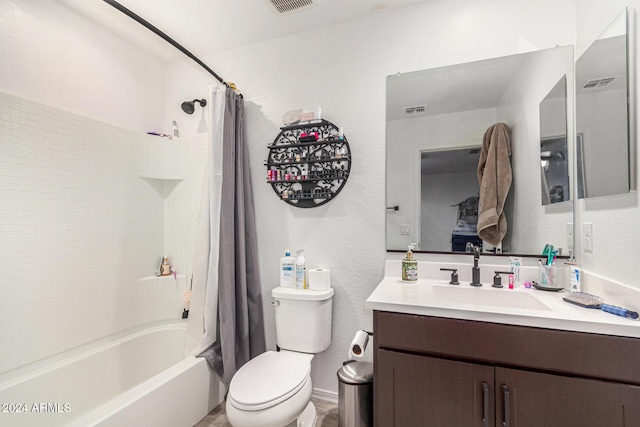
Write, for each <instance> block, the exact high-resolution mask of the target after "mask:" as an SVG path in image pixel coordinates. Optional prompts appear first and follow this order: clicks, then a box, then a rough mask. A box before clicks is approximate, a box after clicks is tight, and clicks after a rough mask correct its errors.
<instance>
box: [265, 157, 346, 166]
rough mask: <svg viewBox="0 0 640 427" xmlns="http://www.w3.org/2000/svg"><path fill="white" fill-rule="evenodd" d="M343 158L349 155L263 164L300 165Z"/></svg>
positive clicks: (340, 160)
mask: <svg viewBox="0 0 640 427" xmlns="http://www.w3.org/2000/svg"><path fill="white" fill-rule="evenodd" d="M344 160H349V161H350V160H351V156H346V157H337V158H335V157H332V158H330V159H316V160H309V159H300V160H293V161H286V162H274V163H269V162H266V163H264V165H265V166H287V165H300V164H307V163H324V162H342V161H344Z"/></svg>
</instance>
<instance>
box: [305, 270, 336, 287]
mask: <svg viewBox="0 0 640 427" xmlns="http://www.w3.org/2000/svg"><path fill="white" fill-rule="evenodd" d="M308 275H309V277H308V278H309V289H313V290H314V291H324V290H327V289H330V288H331V277H330V274H329V269H328V268H314V269H311V270H309V271H308Z"/></svg>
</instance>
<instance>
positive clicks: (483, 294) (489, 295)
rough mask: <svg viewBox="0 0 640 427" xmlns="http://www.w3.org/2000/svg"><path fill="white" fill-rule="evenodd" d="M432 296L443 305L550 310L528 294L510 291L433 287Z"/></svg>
mask: <svg viewBox="0 0 640 427" xmlns="http://www.w3.org/2000/svg"><path fill="white" fill-rule="evenodd" d="M432 295H433V299H434V301H437V302H440V303H443V304H471V305H484V306H489V307H503V308H512V309H522V310H541V311H550V310H551V309H550V308H549V307H547V306H546V305H545V304H543V303H542V302H541V301H540V300H538V299H537V298H536V297H534V296H533V295H531V294H530V293H529V292H524V291H514V290H511V289H495V288H462V287H457V286H440V285H433V289H432Z"/></svg>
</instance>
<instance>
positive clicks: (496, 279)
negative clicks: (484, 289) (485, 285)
mask: <svg viewBox="0 0 640 427" xmlns="http://www.w3.org/2000/svg"><path fill="white" fill-rule="evenodd" d="M495 273H496V275H495V276H493V285H491V287H492V288H501V287H502V277H501V276H500V275H501V274H513V272H511V271H496V272H495Z"/></svg>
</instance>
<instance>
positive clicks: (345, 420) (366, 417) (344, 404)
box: [338, 361, 373, 427]
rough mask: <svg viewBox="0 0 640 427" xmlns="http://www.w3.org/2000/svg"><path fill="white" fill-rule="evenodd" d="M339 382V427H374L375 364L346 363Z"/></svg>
mask: <svg viewBox="0 0 640 427" xmlns="http://www.w3.org/2000/svg"><path fill="white" fill-rule="evenodd" d="M338 381H339V385H338V411H339V423H338V427H373V363H371V362H353V361H351V362H347V363H345V364H344V365H343V366H342V368H340V369H339V370H338Z"/></svg>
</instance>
